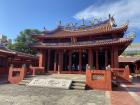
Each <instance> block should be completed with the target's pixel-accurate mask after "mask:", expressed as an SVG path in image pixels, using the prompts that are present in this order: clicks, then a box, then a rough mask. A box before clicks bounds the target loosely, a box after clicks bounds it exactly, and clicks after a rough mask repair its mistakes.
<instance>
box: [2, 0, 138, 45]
mask: <svg viewBox="0 0 140 105" xmlns="http://www.w3.org/2000/svg"><path fill="white" fill-rule="evenodd" d="M139 4H140V0H0V33H1V34H5V35H7V36H8V37H9V38H12V39H15V38H16V36H17V35H18V34H19V32H20V31H22V30H24V29H27V28H30V29H40V30H43V27H44V26H45V27H46V28H47V29H50V30H51V29H54V28H55V27H56V26H57V23H58V21H59V20H61V21H62V24H66V23H69V22H79V20H80V19H81V18H84V19H85V20H88V19H90V18H92V17H101V18H102V19H106V18H108V14H109V13H110V14H112V15H114V18H115V19H116V23H118V24H119V25H121V24H123V23H125V22H127V21H129V29H128V31H127V33H128V34H129V33H131V32H135V33H136V38H135V42H140V12H139V10H140V6H139Z"/></svg>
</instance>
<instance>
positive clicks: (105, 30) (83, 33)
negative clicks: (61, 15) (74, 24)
mask: <svg viewBox="0 0 140 105" xmlns="http://www.w3.org/2000/svg"><path fill="white" fill-rule="evenodd" d="M127 28H128V24H124V25H122V26H120V27H117V28H112V29H110V28H107V27H105V28H100V29H93V30H87V31H81V32H66V31H64V33H63V34H61V35H59V34H58V35H57V34H55V35H53V34H52V35H34V36H33V38H35V39H47V38H69V37H73V36H75V37H81V36H88V35H103V34H109V33H123V32H125V31H126V30H127Z"/></svg>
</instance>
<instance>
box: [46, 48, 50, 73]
mask: <svg viewBox="0 0 140 105" xmlns="http://www.w3.org/2000/svg"><path fill="white" fill-rule="evenodd" d="M47 57H48V59H47V63H48V64H47V71H49V69H50V49H48V56H47Z"/></svg>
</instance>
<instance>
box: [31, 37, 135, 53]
mask: <svg viewBox="0 0 140 105" xmlns="http://www.w3.org/2000/svg"><path fill="white" fill-rule="evenodd" d="M132 41H133V39H130V38H128V39H123V40H119V41H118V40H117V41H111V42H106V41H102V42H99V43H98V42H97V43H86V44H67V45H61V44H57V45H47V44H44V45H34V46H32V48H39V49H46V48H53V49H63V48H67V49H69V48H85V47H86V48H90V47H102V46H103V47H104V46H105V47H106V46H112V45H122V46H124V47H123V49H121V51H123V50H124V49H125V48H126V47H127V46H128V45H129V44H130V43H131V42H132Z"/></svg>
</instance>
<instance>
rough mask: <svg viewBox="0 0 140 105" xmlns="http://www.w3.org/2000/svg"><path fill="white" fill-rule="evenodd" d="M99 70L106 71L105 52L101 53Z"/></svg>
mask: <svg viewBox="0 0 140 105" xmlns="http://www.w3.org/2000/svg"><path fill="white" fill-rule="evenodd" d="M99 69H100V70H104V69H105V52H102V51H101V52H99Z"/></svg>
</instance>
